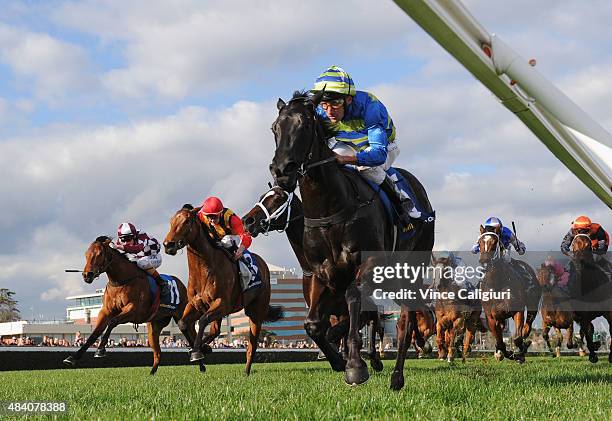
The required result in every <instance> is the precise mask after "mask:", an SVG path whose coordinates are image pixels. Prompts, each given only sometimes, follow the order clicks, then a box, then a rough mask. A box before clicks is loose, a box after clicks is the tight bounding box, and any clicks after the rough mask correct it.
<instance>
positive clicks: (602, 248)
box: [597, 240, 606, 251]
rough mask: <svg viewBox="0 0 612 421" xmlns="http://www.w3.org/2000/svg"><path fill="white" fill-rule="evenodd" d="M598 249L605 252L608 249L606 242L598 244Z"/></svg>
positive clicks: (600, 241)
mask: <svg viewBox="0 0 612 421" xmlns="http://www.w3.org/2000/svg"><path fill="white" fill-rule="evenodd" d="M597 249H598V250H602V251H603V250H605V249H606V241H605V240H599V241H598V242H597Z"/></svg>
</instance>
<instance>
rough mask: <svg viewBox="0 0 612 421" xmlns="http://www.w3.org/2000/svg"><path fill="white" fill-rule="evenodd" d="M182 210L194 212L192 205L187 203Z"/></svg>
mask: <svg viewBox="0 0 612 421" xmlns="http://www.w3.org/2000/svg"><path fill="white" fill-rule="evenodd" d="M182 209H187V210H192V209H193V205H192V204H191V203H185V204H184V205H183V207H182Z"/></svg>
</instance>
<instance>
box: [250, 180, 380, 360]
mask: <svg viewBox="0 0 612 421" xmlns="http://www.w3.org/2000/svg"><path fill="white" fill-rule="evenodd" d="M242 222H243V224H244V226H245V228H246V229H247V231H248V232H249V234H251V235H252V236H253V237H257V236H258V235H259V234H263V235H267V234H268V233H269V232H270V231H271V230H272V231H278V232H284V233H285V234H286V235H287V239H288V240H289V244H290V245H291V248H292V250H293V253H294V254H295V257H296V258H297V260H298V262H299V264H300V267H301V269H302V292H303V294H304V301H306V305H307V306H308V307H310V290H311V288H312V285H313V282H314V278H313V275H312V270H311V268H310V266H309V265H308V262H307V261H306V257H305V256H304V247H303V242H304V210H303V207H302V201H301V200H300V199H299V197H298V196H297V195H296V194H294V193H293V192H291V193H288V192H286V191H285V190H283V189H282V188H281V187H279V186H270V189H269V190H268V191H267V192H265V193H264V194H262V195H261V196H260V197H259V201H258V202H257V203H256V204H255V205H254V206H253V207H252V208H251V210H249V211H248V212H247V213H246V214H245V215H244V216H243V217H242ZM336 298H337V299H338V302H336V303H335V304H334V305H333V306H332V307H333V309H334V311H332V313H331V315H332V316H336V317H337V320H338V323H337V324H334V325H331V323H330V327H329V328H328V329H327V334H326V338H327V340H328V342H330V343H331V344H332V345H333V346H334V348H336V349H338V348H339V345H340V339H341V338H344V342H343V346H345V347H346V337H345V335H346V333H347V332H348V318H347V316H348V308H347V306H346V300H345V298H344V296H336ZM386 318H388V316H387V315H384V314H382V315H381V314H379V313H378V312H376V311H367V312H362V313H361V316H360V320H361V323H360V324H361V325H362V327H363V326H364V325H366V324H368V325H369V328H368V329H369V338H370V340H369V342H368V351H367V355H368V357H369V359H370V366H371V367H372V368H373V369H374V370H375V371H382V369H383V364H382V361H381V360H380V354H379V353H377V352H376V335H378V337H379V338H380V341H381V344H382V341H383V337H384V333H385V331H384V326H383V322H382V320H385V319H386ZM381 349H382V346H381ZM344 354H346V352H345V353H344ZM332 368H333V365H332Z"/></svg>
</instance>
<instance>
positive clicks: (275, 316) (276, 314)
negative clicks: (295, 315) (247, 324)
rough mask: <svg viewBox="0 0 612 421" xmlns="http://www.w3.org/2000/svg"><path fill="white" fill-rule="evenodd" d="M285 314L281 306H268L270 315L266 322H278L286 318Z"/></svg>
mask: <svg viewBox="0 0 612 421" xmlns="http://www.w3.org/2000/svg"><path fill="white" fill-rule="evenodd" d="M284 315H285V312H284V311H283V308H282V307H281V306H268V314H266V318H265V319H264V322H276V321H277V320H280V319H282V318H283V317H284Z"/></svg>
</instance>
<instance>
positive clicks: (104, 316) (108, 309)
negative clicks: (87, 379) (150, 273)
mask: <svg viewBox="0 0 612 421" xmlns="http://www.w3.org/2000/svg"><path fill="white" fill-rule="evenodd" d="M110 242H111V238H110V237H106V236H102V237H98V238H96V241H94V242H93V243H91V245H90V246H89V248H88V249H87V251H86V252H85V259H86V261H85V268H84V269H83V280H84V281H85V282H86V283H88V284H91V283H92V282H93V280H94V279H96V278H97V277H98V276H100V275H101V274H102V273H106V275H107V276H108V283H107V284H106V288H105V289H104V299H103V304H102V309H101V310H100V312H99V313H98V318H97V321H96V327H95V329H94V331H93V332H92V333H91V335H90V336H89V338H87V341H85V343H84V344H83V345H82V346H81V347H80V348H79V349H78V351H76V352H75V353H74V354H72V355H71V356H69V357H68V358H66V359H65V360H64V364H66V365H70V366H75V365H76V362H77V360H79V359H80V358H81V357H82V356H83V354H84V353H85V351H87V349H88V348H89V347H90V346H91V345H92V344H93V343H94V342H95V341H96V339H98V337H99V336H100V335H101V334H102V332H104V329H106V332H104V336H102V339H101V341H100V345H99V346H98V350H97V351H96V353H95V357H97V358H101V357H105V356H106V344H107V342H108V338H109V336H110V334H111V331H112V330H113V329H114V328H115V327H116V326H117V325H120V324H122V323H134V324H140V323H144V322H147V334H148V342H149V346H150V347H151V348H152V349H153V367H152V368H151V374H155V372H156V371H157V367H158V366H159V361H160V358H161V349H160V346H159V334H160V333H161V331H162V329H163V328H164V327H166V326H168V323H170V320H171V319H174V321H175V322H177V321H179V320H180V318H181V315H182V314H183V310H184V309H185V305H186V303H187V291H186V289H185V285H183V283H182V282H181V281H180V280H179V279H178V278H177V277H176V276H173V277H172V278H173V279H174V281H176V286H177V289H178V294H179V299H180V304H179V305H178V306H177V307H176V309H175V310H173V311H170V310H169V309H164V308H159V310H157V309H156V308H154V307H153V304H154V302H153V300H152V298H151V293H150V290H149V281H148V280H147V274H146V272H144V271H143V270H142V269H140V268H138V266H136V264H135V263H132V262H130V261H129V260H128V259H127V258H126V257H125V256H124V255H123V254H121V253H120V252H118V251H117V250H115V249H114V248H112V247H110ZM181 331H182V332H183V334H184V335H185V337H186V338H187V339H189V338H190V337H193V336H194V335H195V326H194V325H193V324H191V325H185V326H183V328H182V329H181Z"/></svg>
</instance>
